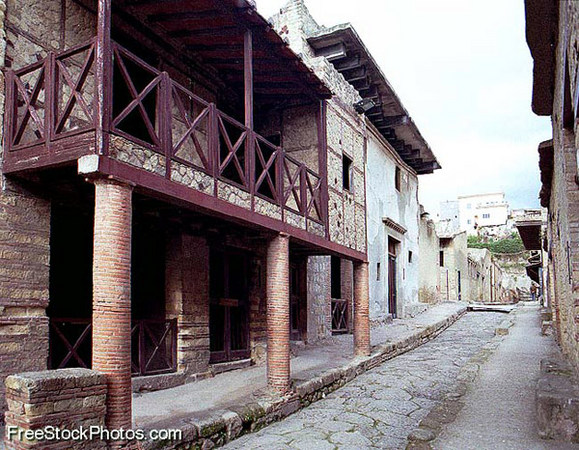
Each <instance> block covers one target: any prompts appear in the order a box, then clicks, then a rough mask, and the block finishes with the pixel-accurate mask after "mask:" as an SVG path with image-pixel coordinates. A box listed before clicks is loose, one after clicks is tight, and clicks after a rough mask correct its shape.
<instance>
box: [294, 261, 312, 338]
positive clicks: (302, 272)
mask: <svg viewBox="0 0 579 450" xmlns="http://www.w3.org/2000/svg"><path fill="white" fill-rule="evenodd" d="M306 273H307V269H306V261H305V260H303V259H302V260H299V261H294V262H292V263H291V264H290V339H291V340H292V341H300V340H304V339H307V323H308V316H307V301H306Z"/></svg>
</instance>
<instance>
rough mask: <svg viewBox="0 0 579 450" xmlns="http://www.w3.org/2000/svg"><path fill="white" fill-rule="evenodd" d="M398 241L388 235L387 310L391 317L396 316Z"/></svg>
mask: <svg viewBox="0 0 579 450" xmlns="http://www.w3.org/2000/svg"><path fill="white" fill-rule="evenodd" d="M398 244H399V242H398V241H397V240H396V239H393V238H392V237H390V236H388V312H389V313H390V315H391V316H392V318H393V319H395V318H396V317H397V313H396V306H397V305H396V295H397V286H396V276H397V274H396V247H397V245H398Z"/></svg>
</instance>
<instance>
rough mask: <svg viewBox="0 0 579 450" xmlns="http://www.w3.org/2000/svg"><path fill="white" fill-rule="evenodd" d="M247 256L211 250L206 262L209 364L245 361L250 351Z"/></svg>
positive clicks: (239, 252) (226, 250) (241, 253)
mask: <svg viewBox="0 0 579 450" xmlns="http://www.w3.org/2000/svg"><path fill="white" fill-rule="evenodd" d="M249 259H250V258H249V255H248V254H247V253H245V252H242V251H237V250H233V249H212V250H211V254H210V261H209V285H210V308H209V343H210V344H209V347H210V351H211V356H210V363H221V362H229V361H237V360H240V359H246V358H249V356H250V351H249V295H248V293H249V286H248V279H249V270H248V269H249Z"/></svg>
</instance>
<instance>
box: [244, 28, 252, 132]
mask: <svg viewBox="0 0 579 450" xmlns="http://www.w3.org/2000/svg"><path fill="white" fill-rule="evenodd" d="M243 42H244V50H243V55H244V56H243V59H244V65H243V77H244V86H245V126H246V127H247V128H249V129H250V130H253V35H252V32H251V30H247V31H246V32H245V35H244V41H243Z"/></svg>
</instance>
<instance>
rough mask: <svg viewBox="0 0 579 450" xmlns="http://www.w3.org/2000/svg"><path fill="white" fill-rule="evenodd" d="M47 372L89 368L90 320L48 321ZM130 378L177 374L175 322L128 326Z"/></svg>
mask: <svg viewBox="0 0 579 450" xmlns="http://www.w3.org/2000/svg"><path fill="white" fill-rule="evenodd" d="M50 335H51V337H50V356H49V367H50V368H51V369H63V368H67V367H84V368H90V367H91V355H92V339H91V335H92V323H91V321H90V319H57V318H52V319H50ZM131 355H132V356H131V368H132V373H133V376H144V375H158V374H162V373H171V372H175V371H176V370H177V319H171V320H133V322H132V326H131Z"/></svg>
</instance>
